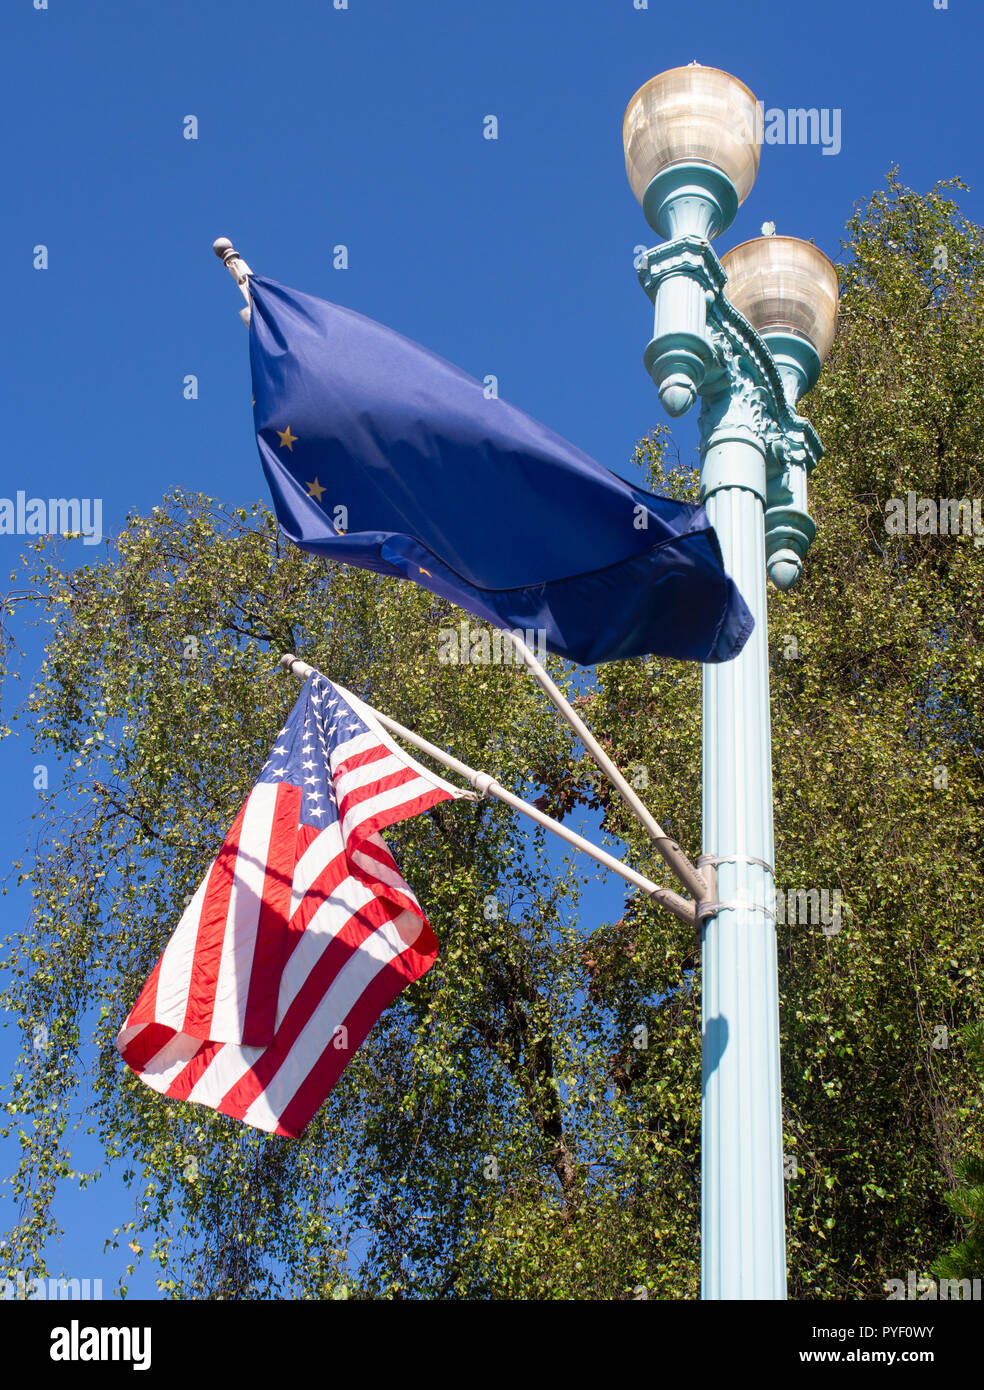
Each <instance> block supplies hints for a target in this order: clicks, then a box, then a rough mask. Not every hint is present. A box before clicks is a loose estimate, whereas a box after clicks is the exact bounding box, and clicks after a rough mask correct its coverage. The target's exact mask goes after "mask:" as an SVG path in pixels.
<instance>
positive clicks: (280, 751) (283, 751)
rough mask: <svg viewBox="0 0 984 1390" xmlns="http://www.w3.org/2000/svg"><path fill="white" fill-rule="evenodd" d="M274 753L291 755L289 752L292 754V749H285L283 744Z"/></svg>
mask: <svg viewBox="0 0 984 1390" xmlns="http://www.w3.org/2000/svg"><path fill="white" fill-rule="evenodd" d="M273 751H274V752H275V753H289V752H290V749H289V748H285V747H284V746H283V744H282V743H281V744H279V745H278V746H277V747H276V748H275V749H274V750H273Z"/></svg>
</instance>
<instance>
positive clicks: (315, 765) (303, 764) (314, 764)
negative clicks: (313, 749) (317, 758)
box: [301, 748, 318, 767]
mask: <svg viewBox="0 0 984 1390" xmlns="http://www.w3.org/2000/svg"><path fill="white" fill-rule="evenodd" d="M301 751H302V752H304V753H308V752H310V749H308V748H304V749H302V750H301ZM317 766H318V764H317V763H313V762H312V761H311V759H310V758H308V760H307V762H306V763H301V767H317Z"/></svg>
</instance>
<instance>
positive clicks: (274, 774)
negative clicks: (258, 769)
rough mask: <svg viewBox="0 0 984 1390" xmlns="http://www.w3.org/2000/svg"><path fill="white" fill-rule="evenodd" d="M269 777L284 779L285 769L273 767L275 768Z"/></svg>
mask: <svg viewBox="0 0 984 1390" xmlns="http://www.w3.org/2000/svg"><path fill="white" fill-rule="evenodd" d="M270 776H271V777H286V776H287V769H286V768H285V767H275V768H274V769H273V771H272V772H271V773H270Z"/></svg>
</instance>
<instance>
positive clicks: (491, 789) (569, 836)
mask: <svg viewBox="0 0 984 1390" xmlns="http://www.w3.org/2000/svg"><path fill="white" fill-rule="evenodd" d="M280 664H281V666H283V667H284V669H285V670H287V671H290V672H292V673H293V674H294V675H295V676H297V678H298V679H299V680H307V678H308V676H310V675H313V674H318V675H320V674H321V673H320V672H316V668H315V667H313V666H309V665H308V663H307V662H306V661H301V660H300V659H299V658H298V657H296V656H294V655H293V653H289V652H288V653H286V654H285V655H284V656H282V657H281V659H280ZM336 689H337V690H338V691H339V693H340V694H341V695H342V697H343V699H344V698H354V697H350V696H349V692H348V691H347V690H346V689H345V688H344V686H341V685H338V686H336ZM357 703H358V704H361V705H365V701H364V700H358V701H357ZM365 708H366V709H367V710H369V712H370V713H371V714H372V716H373V718H374V719H376V720H377V721H378V722H379V723H380V724H381V725H382V727H383V728H384V729H385V730H386V731H387V732H388V733H391V734H395V735H396V736H397V737H398V738H402V739H406V741H407V743H410V744H412V745H413V747H414V748H418V749H420V751H421V752H422V753H426V754H427V755H428V756H429V757H431V758H433V759H434V760H435V762H439V763H441V764H442V766H444V767H447V768H450V769H451V771H452V772H457V773H458V775H459V776H460V777H463V778H464V779H465V781H466V782H469V783H470V784H471V785H472V786H473V787H474V788H475V790H476V792H477V793H478V794H479V796H488V795H491V796H494V797H496V798H498V800H499V801H502V802H504V803H505V804H506V805H507V806H511V807H512V809H513V810H514V811H518V812H519V813H520V815H522V816H526V817H527V818H528V819H529V820H532V821H535V822H536V823H537V825H542V826H543V827H544V828H545V829H547V830H551V831H553V833H554V834H555V835H557V836H559V838H560V839H561V840H564V841H565V842H566V843H567V844H569V845H572V846H573V847H574V848H575V849H579V850H581V851H582V853H584V854H587V855H590V857H591V858H592V859H594V860H595V862H596V863H598V864H602V865H603V866H604V867H605V868H606V869H611V871H612V873H615V874H618V875H619V877H620V878H624V879H625V881H626V882H627V883H631V884H632V885H633V886H634V887H636V888H639V889H641V891H642V892H643V893H646V894H647V895H648V896H649V897H651V898H653V899H654V900H655V901H656V902H658V903H660V904H661V905H662V906H663V907H665V908H667V909H668V910H669V911H670V912H672V913H673V915H674V916H675V917H679V918H680V919H681V920H682V921H684V922H688V923H689V924H690V925H691V926H692V925H693V924H694V921H695V915H694V904H693V903H692V902H688V901H687V899H686V898H683V897H681V896H680V894H679V893H675V892H674V891H673V889H672V888H664V887H662V886H661V885H660V884H658V883H653V881H652V880H651V879H648V878H645V877H644V876H643V875H642V874H638V873H636V871H635V869H630V868H629V867H628V865H627V864H623V863H622V862H621V861H620V860H618V859H616V858H615V857H614V856H613V855H611V854H608V853H607V852H606V851H605V850H603V849H599V848H598V847H597V846H596V845H593V844H592V843H591V841H590V840H585V839H584V837H583V836H582V835H578V834H577V833H576V832H575V831H573V830H568V828H567V826H566V825H562V824H561V823H560V821H556V820H554V819H553V818H552V817H551V816H548V815H546V814H545V813H544V812H543V811H540V810H538V808H537V807H536V806H531V805H530V803H529V802H528V801H523V800H522V798H521V797H518V796H514V795H513V793H512V792H511V791H509V790H508V789H507V788H506V787H504V786H502V784H501V783H500V782H497V781H496V780H495V778H494V777H492V776H490V775H489V773H487V772H476V771H475V769H474V768H471V767H469V766H468V765H467V764H466V763H463V762H460V761H459V760H458V759H457V758H454V757H452V756H451V754H450V753H445V751H444V749H443V748H438V747H437V746H436V745H435V744H433V743H428V741H427V739H425V738H421V737H420V735H419V734H415V733H414V732H413V731H412V730H411V729H407V728H404V726H403V725H402V724H398V723H397V722H396V720H395V719H390V718H389V716H388V715H385V714H381V713H380V712H379V710H377V709H374V708H373V707H372V706H371V705H365Z"/></svg>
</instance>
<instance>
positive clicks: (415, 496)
mask: <svg viewBox="0 0 984 1390" xmlns="http://www.w3.org/2000/svg"><path fill="white" fill-rule="evenodd" d="M249 290H250V295H251V299H252V316H251V323H250V360H251V364H252V372H253V397H254V420H255V426H256V438H257V443H258V444H259V449H260V458H261V460H262V463H263V469H264V472H265V473H266V478H267V482H268V483H269V485H270V491H271V492H272V494H273V502H274V507H275V509H276V513H277V519H278V521H279V522H280V525H281V527H282V528H283V530H284V532H285V533H286V535H287V536H288V537H289V539H290V540H292V541H294V542H295V544H297V545H298V546H300V547H301V548H302V549H303V550H308V551H313V552H315V553H316V554H319V555H324V556H326V557H327V558H328V559H331V560H338V561H341V562H343V563H344V564H348V565H358V566H359V567H360V568H362V569H368V570H375V571H376V572H377V573H378V574H389V575H396V576H399V577H400V578H403V579H412V580H413V581H414V583H415V584H420V585H421V586H422V587H423V588H425V589H429V590H430V591H431V593H434V594H439V595H441V596H442V597H443V598H446V599H450V600H451V601H452V602H453V603H456V604H459V605H460V606H461V607H462V608H465V609H467V610H468V612H470V613H474V614H476V615H477V616H478V617H479V618H482V619H484V620H485V621H487V622H490V623H493V624H495V625H496V626H498V627H508V628H513V629H515V628H521V629H523V630H524V631H526V630H529V629H533V630H534V631H537V632H540V633H543V634H544V638H543V640H544V641H545V644H546V646H547V648H548V649H549V650H550V651H553V652H557V653H558V654H559V655H560V656H563V657H566V658H567V659H568V660H571V661H577V662H580V663H581V664H582V665H585V666H589V665H593V664H594V663H595V662H598V661H613V660H616V659H618V658H620V657H630V656H641V655H645V654H647V653H653V654H655V655H659V656H670V657H679V658H682V659H684V660H691V661H727V660H729V659H730V658H731V657H733V656H736V655H737V654H738V652H739V651H740V650H741V648H742V646H743V645H744V643H745V640H746V639H747V637H748V634H749V633H750V632H751V630H752V626H753V619H752V615H751V613H750V612H749V610H748V608H747V607H746V605H745V602H744V600H743V599H742V597H741V595H740V593H739V592H738V590H737V588H736V587H735V585H734V583H733V582H732V580H731V579H730V578H729V577H728V575H727V573H726V572H725V569H724V563H723V561H722V558H721V548H720V545H719V543H718V539H717V536H716V535H715V533H714V530H713V528H712V527H711V525H710V522H709V521H708V519H707V514H706V513H705V511H704V509H703V507H699V506H694V505H691V504H688V503H684V502H676V501H673V500H672V499H670V498H667V497H656V496H654V495H653V494H652V493H649V492H646V491H644V490H643V489H642V488H638V487H635V486H634V485H633V484H632V483H628V482H625V481H624V480H623V479H622V478H619V477H617V476H616V475H615V474H614V473H610V472H609V471H608V469H607V468H604V467H602V465H601V464H600V463H596V462H595V461H594V459H591V458H589V457H588V456H587V455H586V454H583V453H581V451H580V450H579V449H576V448H575V447H574V445H573V444H568V443H567V442H566V440H563V439H561V438H560V437H559V436H558V435H555V434H553V433H552V432H551V431H550V430H548V429H546V428H545V427H544V426H543V425H541V424H538V423H537V421H536V420H533V419H531V417H530V416H528V415H525V414H524V413H523V412H522V411H521V410H517V409H516V408H515V407H514V406H511V405H508V404H507V403H506V402H505V401H502V400H499V399H498V398H497V397H492V398H491V399H489V398H488V396H487V393H486V391H485V389H484V387H483V386H482V384H481V383H480V382H478V381H476V380H475V379H474V378H472V377H470V376H467V375H466V374H465V373H464V372H462V371H460V370H459V369H458V368H457V367H453V366H452V365H451V364H450V363H449V362H445V361H444V360H443V358H440V357H437V356H435V355H434V353H432V352H428V351H427V349H426V348H423V347H420V346H419V344H417V343H413V342H410V341H409V340H408V339H407V338H403V337H401V336H400V335H399V334H398V333H394V332H392V331H391V330H390V329H388V328H384V327H383V326H382V325H381V324H378V323H374V322H373V321H372V320H371V319H367V318H363V317H362V315H361V314H356V313H354V312H353V311H352V310H351V309H343V308H340V307H339V306H338V305H336V304H328V303H326V302H325V301H324V300H321V299H314V298H313V297H312V296H310V295H306V294H300V293H298V291H296V290H291V289H287V288H286V287H285V286H283V285H278V284H277V283H276V282H275V281H273V280H266V279H263V278H261V277H260V276H257V275H253V276H251V277H250V280H249Z"/></svg>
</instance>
